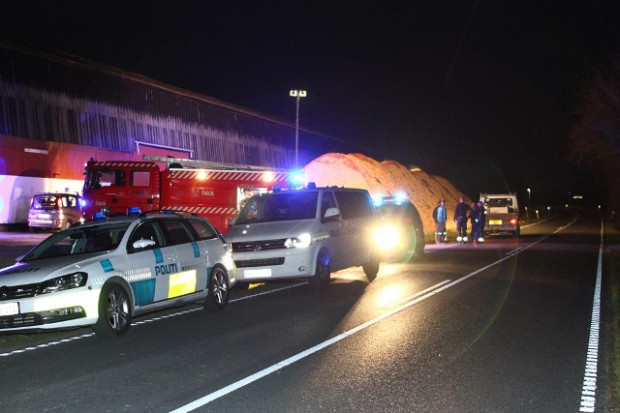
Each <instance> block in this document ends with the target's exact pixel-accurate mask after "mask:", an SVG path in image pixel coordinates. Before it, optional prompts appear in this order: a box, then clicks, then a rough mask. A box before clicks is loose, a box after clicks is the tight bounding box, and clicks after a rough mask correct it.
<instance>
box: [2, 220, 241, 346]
mask: <svg viewBox="0 0 620 413" xmlns="http://www.w3.org/2000/svg"><path fill="white" fill-rule="evenodd" d="M235 281H236V271H235V267H234V264H233V261H232V258H231V255H230V252H229V251H228V247H227V245H226V242H225V241H224V239H223V238H222V236H221V235H220V234H219V233H218V232H217V231H216V230H215V229H214V228H213V226H212V225H211V224H210V223H209V221H207V220H206V219H203V218H200V217H197V216H191V215H184V214H180V213H163V212H156V213H152V212H151V213H142V214H139V215H134V216H124V217H118V218H111V219H105V220H103V221H91V222H89V223H86V224H83V225H77V226H74V227H71V228H69V229H66V230H63V231H60V232H57V233H55V234H53V235H51V236H50V237H48V238H47V239H45V240H44V241H42V242H41V243H40V244H39V245H37V246H35V247H34V248H33V249H31V250H30V251H29V252H28V253H27V254H26V255H24V256H23V257H21V258H18V260H17V263H16V264H14V265H12V266H10V267H7V268H4V269H2V270H0V332H7V331H22V330H45V329H59V328H72V327H78V326H88V325H91V326H92V328H93V330H94V331H95V332H96V333H97V334H99V335H104V336H114V335H120V334H123V333H125V332H126V331H127V329H128V328H129V327H130V325H131V320H132V317H133V316H135V315H139V314H142V313H145V312H149V311H154V310H159V309H162V308H165V307H170V306H177V305H179V304H183V303H186V302H192V301H198V300H200V301H203V302H204V304H205V305H206V306H208V307H212V308H216V309H217V308H224V307H225V306H226V304H227V303H228V298H229V289H230V288H232V286H233V285H234V284H235Z"/></svg>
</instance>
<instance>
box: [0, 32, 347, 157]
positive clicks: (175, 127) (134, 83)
mask: <svg viewBox="0 0 620 413" xmlns="http://www.w3.org/2000/svg"><path fill="white" fill-rule="evenodd" d="M0 134H4V135H9V136H16V137H24V138H30V139H37V140H47V141H54V142H62V143H73V144H79V145H89V146H95V147H100V148H107V149H114V150H119V151H123V152H135V151H136V143H137V142H143V143H147V144H149V143H150V144H155V145H162V146H168V147H173V148H182V149H185V150H188V151H191V152H192V153H193V157H194V158H195V159H201V160H210V161H217V162H225V163H235V164H246V165H263V166H272V167H282V168H286V167H290V166H292V165H293V163H294V145H295V142H294V125H291V124H288V123H286V122H284V121H281V120H278V119H275V118H270V117H268V116H266V115H262V114H259V113H256V112H253V111H251V110H248V109H244V108H240V107H235V106H234V105H230V104H225V103H223V102H219V101H216V100H214V99H211V98H208V97H206V96H202V95H198V94H195V93H193V92H189V91H186V90H182V89H177V88H174V87H171V86H168V85H164V84H161V83H158V82H154V81H151V80H149V79H146V78H143V77H141V76H139V75H135V74H132V73H128V72H123V71H120V70H117V69H114V68H110V67H104V66H99V65H95V64H93V63H91V62H86V61H81V60H77V59H75V58H65V57H58V56H52V55H46V54H42V53H38V52H33V51H30V50H26V49H23V48H18V47H15V46H12V45H8V44H4V43H0ZM303 142H308V143H309V145H308V149H304V144H303ZM321 142H325V145H324V146H325V150H323V151H321V147H322V144H321ZM310 143H311V145H310ZM345 145H346V144H343V143H342V142H339V141H336V140H332V139H330V138H329V137H326V136H324V135H320V134H314V133H311V132H308V131H305V130H301V131H300V152H299V158H300V163H301V164H302V165H303V164H304V163H306V162H308V161H310V160H311V159H312V158H314V157H316V156H318V155H320V154H321V153H322V152H325V151H333V150H340V151H347V150H348V149H350V148H346V147H345Z"/></svg>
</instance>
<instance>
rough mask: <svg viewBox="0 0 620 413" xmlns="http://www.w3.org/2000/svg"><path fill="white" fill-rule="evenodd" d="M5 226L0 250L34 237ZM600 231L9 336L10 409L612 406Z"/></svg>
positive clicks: (556, 227)
mask: <svg viewBox="0 0 620 413" xmlns="http://www.w3.org/2000/svg"><path fill="white" fill-rule="evenodd" d="M604 232H605V235H606V236H605V237H604V239H605V241H604V243H603V245H604V246H605V247H606V248H609V247H617V245H616V244H617V239H618V237H617V234H616V233H615V230H613V229H612V228H611V227H605V231H604ZM5 235H6V236H1V235H0V255H2V260H1V261H0V262H2V263H6V262H10V261H11V259H12V257H11V256H10V254H15V255H18V254H19V253H21V252H20V249H21V250H23V249H24V248H26V246H27V244H28V242H25V243H23V244H21V245H18V243H19V242H23V238H20V237H19V236H17V235H15V236H14V238H11V237H12V236H13V235H12V234H5ZM24 237H26V236H25V235H24ZM34 237H35V238H36V237H41V236H40V235H36V236H34ZM19 239H22V241H19ZM602 239H603V238H602V237H601V221H600V218H598V216H594V215H592V216H585V215H584V216H577V215H576V214H574V213H570V214H563V215H561V216H558V217H556V218H554V219H550V220H548V221H545V222H541V223H539V224H537V225H533V226H529V227H526V228H523V230H522V236H521V237H520V238H519V239H518V240H517V239H513V238H500V237H495V238H491V239H489V240H488V241H487V243H485V244H484V245H480V246H477V247H476V246H473V245H456V244H448V245H440V246H435V245H431V246H427V250H426V254H425V256H424V257H423V258H422V259H421V260H419V261H418V262H414V263H407V264H385V265H383V266H382V268H381V271H380V273H379V277H378V278H377V279H376V280H375V281H374V282H373V283H372V284H368V283H367V282H366V280H365V278H364V276H363V273H362V271H361V269H359V268H353V269H349V270H346V271H341V272H339V273H336V274H333V282H332V284H331V285H330V286H329V287H328V289H327V290H326V291H324V292H323V293H321V294H315V293H312V292H311V291H310V289H309V288H308V287H307V286H305V285H303V284H301V285H300V284H298V283H292V284H275V285H269V286H266V287H259V288H255V289H251V290H249V291H247V292H243V293H235V294H234V295H233V300H232V302H231V303H230V304H229V306H228V307H227V308H226V309H225V310H223V311H219V312H208V311H206V310H203V309H201V308H200V307H193V306H190V307H182V308H179V309H175V310H173V311H168V312H165V313H157V314H153V315H151V316H147V317H143V318H139V319H136V320H134V323H135V325H133V326H132V329H131V330H130V331H129V333H128V334H127V335H126V336H124V337H120V338H115V339H101V338H99V337H96V336H94V335H93V334H92V333H91V332H90V330H89V329H80V330H76V331H73V332H69V333H62V334H60V333H59V334H51V335H49V334H45V335H35V336H29V337H28V338H27V339H29V340H31V341H32V342H33V343H30V344H28V345H22V347H19V344H17V343H21V342H22V340H23V339H24V337H23V336H15V340H14V341H12V338H11V337H8V338H7V337H4V339H5V341H4V342H3V343H4V344H3V348H0V371H1V372H2V377H3V380H2V385H1V386H0V400H1V401H0V406H1V407H0V410H2V411H11V412H17V411H19V412H29V411H33V412H42V411H45V412H50V411H51V412H54V411H59V412H172V411H196V412H579V411H588V409H589V406H591V404H592V403H593V402H596V410H595V411H601V412H603V411H606V410H605V399H606V396H607V392H608V390H607V389H608V387H609V384H608V383H607V382H606V378H605V374H604V371H603V370H604V369H602V368H601V366H602V360H604V359H606V357H607V356H606V355H605V354H604V351H603V350H604V349H603V346H602V345H599V344H598V343H599V337H598V335H597V334H596V333H597V332H598V324H597V322H598V316H597V307H599V304H600V303H599V302H598V301H597V299H596V297H597V295H596V293H597V288H596V286H597V279H598V280H599V281H600V279H601V278H602V279H605V277H610V271H609V270H607V269H606V268H605V266H604V265H603V267H602V271H601V272H599V271H598V269H599V267H598V262H599V253H600V251H601V244H602ZM29 242H32V241H29ZM6 248H10V249H9V250H7V249H6ZM7 251H8V252H7ZM7 258H8V259H7ZM603 262H604V257H603ZM603 299H605V291H603ZM604 317H606V315H605V314H604V313H603V314H602V318H604ZM593 319H594V323H593ZM592 327H593V328H592ZM591 330H592V331H591ZM599 348H600V351H599ZM586 371H587V372H589V373H593V374H586ZM594 389H596V390H594Z"/></svg>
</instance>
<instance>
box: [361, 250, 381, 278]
mask: <svg viewBox="0 0 620 413" xmlns="http://www.w3.org/2000/svg"><path fill="white" fill-rule="evenodd" d="M362 268H363V269H364V274H366V278H368V281H370V282H372V281H374V279H375V278H377V274H378V273H379V260H378V259H377V257H376V256H375V255H373V256H372V257H371V258H370V261H368V262H367V263H366V264H364V265H362Z"/></svg>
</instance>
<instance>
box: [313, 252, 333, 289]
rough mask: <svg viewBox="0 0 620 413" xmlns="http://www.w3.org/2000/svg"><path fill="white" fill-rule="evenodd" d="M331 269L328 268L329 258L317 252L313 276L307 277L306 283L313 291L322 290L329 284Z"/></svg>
mask: <svg viewBox="0 0 620 413" xmlns="http://www.w3.org/2000/svg"><path fill="white" fill-rule="evenodd" d="M330 279H331V270H330V269H329V258H328V257H327V255H325V254H319V257H318V258H317V260H316V269H315V271H314V276H312V277H310V278H308V284H310V288H312V291H314V292H315V293H318V292H320V291H323V290H324V289H325V287H327V286H328V285H329V281H330Z"/></svg>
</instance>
